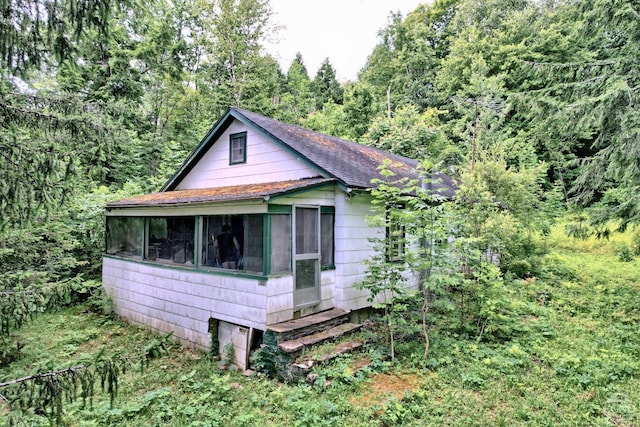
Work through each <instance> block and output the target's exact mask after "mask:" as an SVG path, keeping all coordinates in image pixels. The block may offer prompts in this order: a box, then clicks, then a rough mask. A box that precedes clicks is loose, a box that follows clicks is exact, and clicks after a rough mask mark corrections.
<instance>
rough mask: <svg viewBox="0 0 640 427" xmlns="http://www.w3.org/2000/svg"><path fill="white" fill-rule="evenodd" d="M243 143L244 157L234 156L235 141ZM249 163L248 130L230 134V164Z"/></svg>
mask: <svg viewBox="0 0 640 427" xmlns="http://www.w3.org/2000/svg"><path fill="white" fill-rule="evenodd" d="M236 142H239V143H240V144H241V145H242V159H236V158H234V143H236ZM245 163H247V132H237V133H232V134H231V135H229V165H240V164H245Z"/></svg>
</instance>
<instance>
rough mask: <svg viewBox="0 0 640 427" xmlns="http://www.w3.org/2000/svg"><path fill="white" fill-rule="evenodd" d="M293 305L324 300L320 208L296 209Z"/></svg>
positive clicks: (303, 304)
mask: <svg viewBox="0 0 640 427" xmlns="http://www.w3.org/2000/svg"><path fill="white" fill-rule="evenodd" d="M293 221H294V224H295V228H294V229H295V236H294V239H293V253H294V261H293V279H294V283H295V289H294V292H293V305H294V307H295V308H303V307H306V306H310V305H314V304H317V303H318V302H320V257H321V255H320V208H319V207H298V206H296V207H295V208H294V209H293Z"/></svg>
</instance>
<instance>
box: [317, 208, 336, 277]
mask: <svg viewBox="0 0 640 427" xmlns="http://www.w3.org/2000/svg"><path fill="white" fill-rule="evenodd" d="M333 218H334V215H333V214H332V213H323V214H322V216H321V220H320V221H321V222H320V233H321V242H320V244H321V247H322V266H323V267H325V266H332V265H333V264H334V261H333V228H334V219H333Z"/></svg>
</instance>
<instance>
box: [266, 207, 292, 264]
mask: <svg viewBox="0 0 640 427" xmlns="http://www.w3.org/2000/svg"><path fill="white" fill-rule="evenodd" d="M290 271H291V215H290V214H277V215H271V272H272V273H284V272H290Z"/></svg>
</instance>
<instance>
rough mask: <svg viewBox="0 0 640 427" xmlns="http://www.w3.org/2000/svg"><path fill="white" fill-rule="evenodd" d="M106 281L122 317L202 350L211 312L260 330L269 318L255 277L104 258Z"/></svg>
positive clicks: (263, 292)
mask: <svg viewBox="0 0 640 427" xmlns="http://www.w3.org/2000/svg"><path fill="white" fill-rule="evenodd" d="M102 282H103V285H104V288H105V291H106V293H107V295H108V296H109V297H110V298H111V299H112V301H113V306H114V310H115V312H116V313H118V315H120V316H121V317H122V318H124V319H126V320H128V321H130V322H131V323H135V324H140V325H148V326H149V327H150V328H151V329H153V330H155V331H158V332H164V333H166V332H170V331H174V337H176V338H177V339H179V340H180V341H182V342H183V343H185V344H189V345H194V346H196V347H199V348H202V349H208V348H209V344H210V339H211V336H210V334H209V332H208V327H209V323H208V322H209V318H211V317H213V318H215V319H219V320H223V321H227V322H230V323H234V324H238V325H242V326H248V327H254V328H257V329H261V330H262V329H264V325H265V322H266V318H267V314H266V311H267V305H266V301H267V298H266V295H267V286H265V284H264V282H261V281H259V280H256V279H245V278H240V277H234V276H227V275H216V274H208V273H203V272H197V271H189V270H179V269H172V268H163V267H161V266H155V265H152V264H146V263H141V262H133V261H126V260H120V259H114V258H109V257H104V259H103V268H102Z"/></svg>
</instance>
